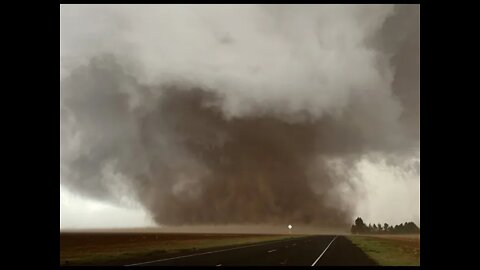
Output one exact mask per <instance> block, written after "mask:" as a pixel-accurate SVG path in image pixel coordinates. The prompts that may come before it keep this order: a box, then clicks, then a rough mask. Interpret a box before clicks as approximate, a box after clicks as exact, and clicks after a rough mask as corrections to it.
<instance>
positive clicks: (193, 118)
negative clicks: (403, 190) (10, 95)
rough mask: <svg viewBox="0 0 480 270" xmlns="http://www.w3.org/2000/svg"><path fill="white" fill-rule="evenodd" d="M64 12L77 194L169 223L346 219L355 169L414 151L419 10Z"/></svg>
mask: <svg viewBox="0 0 480 270" xmlns="http://www.w3.org/2000/svg"><path fill="white" fill-rule="evenodd" d="M332 14H335V16H332ZM173 15H177V17H175V16H173ZM61 17H62V25H63V26H64V28H63V29H64V30H62V44H61V47H62V52H61V59H62V63H61V82H60V83H61V104H60V105H61V108H60V110H61V142H60V143H61V184H62V185H63V186H65V187H67V188H69V189H70V190H72V191H74V192H75V193H78V194H82V195H84V196H88V197H91V198H95V199H99V200H103V201H109V202H114V203H116V204H120V205H127V206H128V205H131V204H135V205H140V206H141V207H143V208H145V209H146V210H147V211H148V212H149V214H150V215H151V216H152V218H153V219H154V220H155V222H156V223H157V224H163V225H173V226H179V225H186V226H187V225H216V224H222V225H229V224H230V225H232V224H237V225H238V224H258V225H262V224H263V225H265V226H267V225H269V224H273V225H278V224H285V225H286V224H289V223H294V224H301V225H316V226H319V227H329V228H330V227H335V228H347V227H348V226H349V225H350V224H351V221H352V216H353V215H354V214H355V207H354V205H355V204H356V203H357V200H358V199H359V198H361V197H362V193H366V192H367V193H368V191H365V190H362V189H361V188H358V186H359V184H358V183H355V182H354V181H352V179H354V178H355V176H356V175H358V172H357V171H355V164H358V163H359V162H360V161H362V160H365V159H370V158H372V157H374V156H378V155H380V156H382V157H383V158H385V157H386V158H388V160H389V162H391V163H393V164H402V162H403V161H404V160H405V159H409V158H411V156H412V155H414V156H415V153H417V152H418V126H417V125H416V124H418V121H417V120H418V111H416V110H415V109H412V108H416V106H417V105H418V91H419V90H418V87H417V84H418V78H417V77H415V76H414V75H411V74H410V73H411V72H412V68H411V67H412V66H416V65H418V63H417V62H416V59H417V58H416V55H415V52H417V51H418V48H419V47H418V46H419V44H417V43H418V42H417V41H418V39H416V34H417V32H416V27H418V25H416V24H415V18H418V6H403V7H402V6H390V5H380V6H377V5H372V6H364V5H359V6H354V5H352V6H336V5H333V6H311V7H301V6H262V5H260V6H250V5H248V6H241V7H240V6H228V7H227V6H209V7H208V6H207V7H200V6H188V5H187V6H185V7H180V6H175V5H173V6H165V7H161V6H154V7H143V6H142V7H139V6H134V7H133V6H120V7H118V6H117V7H114V6H99V7H92V6H81V7H80V6H71V7H65V8H63V7H62V15H61ZM87 17H88V18H89V19H88V20H87V21H85V20H86V19H85V18H87ZM178 18H183V19H178ZM412 21H413V22H414V23H411V22H412ZM79 22H85V23H84V24H82V23H79ZM166 22H168V23H166ZM241 22H247V23H245V24H243V23H241ZM68 30H70V31H68ZM392 31H395V32H396V33H398V34H399V35H398V36H391V34H390V33H391V32H392ZM107 32H108V33H109V34H108V35H105V33H107ZM95 37H97V38H95ZM405 48H408V49H405ZM412 48H413V49H412ZM412 51H413V53H412ZM405 59H407V60H405ZM408 59H410V60H408ZM412 153H413V154H412ZM345 189H347V190H348V191H349V192H347V193H348V194H353V195H352V196H348V195H346V194H347V193H345Z"/></svg>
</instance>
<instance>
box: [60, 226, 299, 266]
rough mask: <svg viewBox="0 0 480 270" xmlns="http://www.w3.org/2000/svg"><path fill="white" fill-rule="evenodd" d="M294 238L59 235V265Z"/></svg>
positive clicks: (111, 261) (100, 262)
mask: <svg viewBox="0 0 480 270" xmlns="http://www.w3.org/2000/svg"><path fill="white" fill-rule="evenodd" d="M289 237H295V236H294V235H256V234H187V233H168V234H167V233H61V234H60V264H61V265H110V264H119V263H121V262H122V261H128V260H129V259H131V258H133V257H135V258H139V259H140V258H142V259H148V258H151V257H158V256H159V255H165V254H172V253H176V252H181V251H186V250H196V249H203V248H210V247H219V246H232V245H238V244H246V243H255V242H262V241H271V240H279V239H285V238H289Z"/></svg>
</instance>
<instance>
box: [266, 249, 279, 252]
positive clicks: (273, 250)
mask: <svg viewBox="0 0 480 270" xmlns="http://www.w3.org/2000/svg"><path fill="white" fill-rule="evenodd" d="M275 251H277V250H276V249H272V250H269V251H268V253H271V252H275Z"/></svg>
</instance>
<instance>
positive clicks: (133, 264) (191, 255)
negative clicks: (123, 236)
mask: <svg viewBox="0 0 480 270" xmlns="http://www.w3.org/2000/svg"><path fill="white" fill-rule="evenodd" d="M292 240H298V239H286V240H283V241H292ZM280 242H282V240H280ZM276 243H278V242H273V243H272V242H270V243H263V244H257V245H249V246H243V247H236V248H229V249H222V250H214V251H209V252H203V253H196V254H190V255H184V256H178V257H173V258H166V259H160V260H154V261H148V262H141V263H132V264H127V265H125V266H135V265H142V264H148V263H154V262H163V261H169V260H175V259H181V258H187V257H193V256H200V255H205V254H212V253H218V252H224V251H230V250H235V249H242V248H249V247H258V246H265V245H270V244H276Z"/></svg>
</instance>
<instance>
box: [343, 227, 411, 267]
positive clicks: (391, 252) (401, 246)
mask: <svg viewBox="0 0 480 270" xmlns="http://www.w3.org/2000/svg"><path fill="white" fill-rule="evenodd" d="M348 238H349V239H350V241H352V243H354V244H355V245H356V246H358V247H359V248H360V249H361V250H362V251H364V252H365V253H366V254H367V255H368V256H369V257H370V258H372V259H373V260H374V261H375V262H376V263H378V264H379V265H385V266H419V265H420V235H418V234H417V235H375V236H373V235H372V236H357V235H355V236H348Z"/></svg>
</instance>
